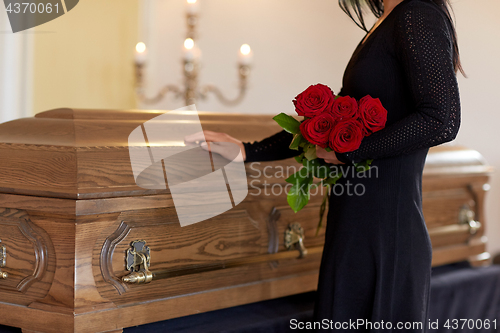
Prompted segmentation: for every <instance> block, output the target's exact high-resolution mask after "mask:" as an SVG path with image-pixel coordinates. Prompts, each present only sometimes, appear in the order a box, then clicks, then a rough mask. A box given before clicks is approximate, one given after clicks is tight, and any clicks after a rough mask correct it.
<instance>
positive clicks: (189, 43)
mask: <svg viewBox="0 0 500 333" xmlns="http://www.w3.org/2000/svg"><path fill="white" fill-rule="evenodd" d="M184 47H185V48H186V49H188V50H191V49H192V48H193V47H194V40H193V39H192V38H187V39H186V40H185V41H184Z"/></svg>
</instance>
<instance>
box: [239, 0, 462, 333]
mask: <svg viewBox="0 0 500 333" xmlns="http://www.w3.org/2000/svg"><path fill="white" fill-rule="evenodd" d="M450 24H451V23H450V22H449V20H448V19H447V18H446V16H445V15H444V14H443V13H442V12H441V11H440V10H439V9H438V8H437V7H436V6H435V5H434V4H432V3H431V2H430V1H425V0H404V1H403V2H401V3H400V4H398V5H397V6H396V7H395V8H394V9H393V11H392V12H391V13H390V14H389V15H388V17H386V19H385V20H384V21H383V22H382V23H381V24H380V25H379V27H378V28H377V29H376V30H375V31H374V32H373V33H372V34H371V35H370V36H369V37H368V39H367V40H366V42H365V43H360V44H359V45H358V47H357V48H356V50H355V51H354V53H353V55H352V58H351V60H350V62H349V64H348V65H347V68H346V70H345V73H344V77H343V88H342V89H341V91H340V93H339V95H350V96H352V97H355V98H357V99H359V98H361V97H363V96H365V95H368V94H369V95H371V96H372V97H374V98H377V97H378V98H380V100H381V101H382V104H383V105H384V106H385V108H386V109H387V110H388V120H387V126H386V128H384V129H383V130H381V131H379V132H376V133H374V134H372V135H371V136H369V137H366V138H365V139H364V140H363V142H362V144H361V146H360V147H359V149H358V150H356V151H354V152H350V153H345V154H338V157H339V159H340V160H341V161H343V162H347V163H346V164H345V165H344V166H343V167H344V168H348V167H349V166H351V167H352V162H358V161H361V160H364V159H368V158H373V159H374V162H373V164H372V166H373V167H372V170H371V171H372V172H371V173H370V174H367V173H369V172H366V173H365V174H364V176H363V174H351V173H348V174H347V175H346V176H345V177H343V178H342V179H341V180H340V181H339V182H338V184H337V185H336V186H335V187H333V188H332V196H331V199H330V206H329V212H328V223H327V228H326V236H325V247H324V251H323V257H322V262H321V269H320V278H319V284H318V293H317V294H318V298H317V302H316V307H315V314H314V318H315V321H318V322H321V323H322V324H323V325H322V328H323V329H325V328H328V329H332V330H340V331H342V330H350V331H355V330H354V329H353V328H356V330H357V331H381V332H390V331H403V330H402V329H401V327H400V326H398V325H401V323H402V324H403V325H404V324H406V325H410V326H412V327H411V329H408V330H404V331H407V332H423V331H424V329H425V327H426V326H427V324H428V323H427V319H426V318H427V311H428V299H429V290H430V289H429V282H430V273H431V257H432V248H431V244H430V239H429V235H428V233H427V229H426V226H425V222H424V219H423V215H422V170H423V167H424V162H425V158H426V155H427V152H428V148H429V147H431V146H435V145H438V144H441V143H444V142H447V141H451V140H453V139H454V138H455V137H456V134H457V132H458V128H459V126H460V100H459V92H458V85H457V81H456V75H455V72H454V68H453V44H452V37H451V26H450ZM290 141H291V135H290V134H288V133H286V132H284V131H283V132H280V133H277V134H275V135H274V136H271V137H269V138H267V139H264V140H262V141H260V142H254V143H244V144H245V151H246V154H247V162H251V161H265V160H276V159H283V158H288V157H291V156H293V155H294V154H295V152H294V151H291V150H289V149H288V148H287V147H288V145H289V143H290ZM349 184H351V186H350V188H351V191H350V194H349V193H348V191H347V188H348V187H349ZM354 186H358V191H357V194H361V195H356V193H355V191H353V190H354ZM342 189H343V191H342ZM362 190H363V191H362ZM324 319H326V320H328V325H326V321H323V320H324ZM358 320H363V322H362V325H360V326H352V323H353V322H354V323H361V322H360V321H358ZM330 321H331V322H330ZM370 323H371V324H372V326H370ZM382 323H383V325H385V326H380V328H382V327H383V328H385V330H382V329H381V330H377V329H376V328H377V327H378V326H377V325H382ZM413 323H415V324H413ZM419 323H420V325H421V326H419ZM335 325H337V326H335ZM338 325H343V329H338V328H339V326H338ZM389 325H391V326H392V330H391V329H387V328H390V327H389ZM335 328H337V329H335Z"/></svg>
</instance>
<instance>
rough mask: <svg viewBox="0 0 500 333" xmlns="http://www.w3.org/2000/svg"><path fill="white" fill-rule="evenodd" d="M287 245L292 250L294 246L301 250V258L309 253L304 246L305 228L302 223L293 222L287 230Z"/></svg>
mask: <svg viewBox="0 0 500 333" xmlns="http://www.w3.org/2000/svg"><path fill="white" fill-rule="evenodd" d="M285 247H286V248H287V249H288V250H292V249H293V248H294V247H295V248H296V249H297V250H299V252H300V256H299V258H304V257H305V256H306V255H307V249H306V247H305V246H304V229H303V228H302V226H301V225H300V223H292V224H290V225H289V226H288V229H286V231H285Z"/></svg>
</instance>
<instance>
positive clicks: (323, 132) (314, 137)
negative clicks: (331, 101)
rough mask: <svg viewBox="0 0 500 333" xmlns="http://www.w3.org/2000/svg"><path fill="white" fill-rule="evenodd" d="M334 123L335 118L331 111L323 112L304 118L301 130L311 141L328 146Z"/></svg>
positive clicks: (324, 146) (323, 146)
mask: <svg viewBox="0 0 500 333" xmlns="http://www.w3.org/2000/svg"><path fill="white" fill-rule="evenodd" d="M334 123H335V119H333V117H332V116H331V115H330V114H329V113H322V114H320V115H318V116H316V117H314V118H311V119H306V120H304V121H303V122H302V123H301V124H300V132H301V133H302V136H303V137H304V138H306V140H307V141H309V142H310V143H313V144H315V145H318V146H320V147H322V148H326V147H327V146H328V140H329V137H330V132H331V130H332V128H333V125H334Z"/></svg>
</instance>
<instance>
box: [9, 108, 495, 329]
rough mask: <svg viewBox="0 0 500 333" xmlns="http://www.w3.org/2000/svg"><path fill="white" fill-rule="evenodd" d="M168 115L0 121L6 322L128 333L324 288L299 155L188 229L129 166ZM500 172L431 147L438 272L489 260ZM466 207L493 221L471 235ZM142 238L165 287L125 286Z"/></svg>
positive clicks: (265, 119) (270, 167) (222, 122)
mask: <svg viewBox="0 0 500 333" xmlns="http://www.w3.org/2000/svg"><path fill="white" fill-rule="evenodd" d="M161 114H162V112H160V111H136V110H130V111H117V110H78V109H58V110H51V111H48V112H44V113H42V114H38V115H37V116H36V117H33V118H26V119H23V120H17V121H13V122H10V123H7V124H0V160H1V161H2V163H0V239H2V244H5V245H6V246H7V249H8V258H7V261H8V265H7V267H6V268H5V270H6V271H8V272H9V274H11V279H10V280H0V313H2V316H0V323H1V324H5V325H11V326H18V327H19V326H20V327H22V328H23V329H24V330H25V331H26V332H28V331H37V332H108V331H109V332H111V331H117V332H120V331H121V330H122V328H123V327H129V326H135V325H140V324H145V323H149V322H152V321H157V320H165V319H169V318H175V317H179V316H185V315H190V314H195V313H200V312H205V311H211V310H216V309H220V308H225V307H229V306H236V305H241V304H246V303H249V302H256V301H261V300H265V299H270V298H275V297H281V296H286V295H291V294H296V293H300V292H306V291H311V290H314V289H316V284H317V278H318V269H319V265H320V261H321V249H322V246H323V242H324V228H323V229H322V230H320V233H319V234H318V235H316V226H317V222H318V211H319V205H320V203H321V199H322V196H321V194H318V195H314V196H313V197H312V198H311V202H310V204H309V205H308V206H307V207H306V208H304V209H303V210H302V211H300V212H299V213H293V212H292V211H291V209H289V207H288V205H287V202H286V193H285V192H286V190H283V187H284V186H285V185H286V184H285V182H284V179H285V178H287V177H288V176H289V175H291V174H292V173H294V172H295V171H297V170H298V167H299V166H298V165H297V163H296V162H295V160H294V159H288V160H283V161H274V162H265V163H251V164H250V163H249V164H247V165H246V170H247V176H248V185H249V194H248V196H247V197H246V199H245V200H244V201H243V202H242V203H241V204H240V205H238V206H237V207H235V208H233V209H231V210H229V211H227V212H225V213H223V214H222V215H219V216H217V217H214V218H212V219H209V220H207V221H203V222H200V223H196V224H194V225H191V226H188V227H183V228H181V227H180V225H179V221H178V219H177V215H176V212H175V208H174V205H173V199H172V196H171V194H170V191H169V189H168V188H165V189H162V190H146V189H142V188H140V187H138V186H137V185H136V184H135V180H134V177H133V174H132V170H131V165H130V159H129V147H128V141H127V140H128V135H129V134H130V132H131V131H132V130H133V129H134V128H136V127H137V126H139V125H141V124H142V123H143V122H145V121H148V120H150V119H152V118H154V117H156V116H159V115H161ZM200 119H201V122H202V125H203V128H204V129H205V130H207V129H208V130H213V131H223V132H227V133H229V134H230V135H233V136H235V137H238V138H240V139H242V140H244V141H253V140H259V139H262V138H264V137H266V136H268V135H270V134H272V133H274V132H277V131H278V130H279V126H278V125H277V124H276V123H275V122H274V121H273V120H272V118H271V117H269V116H249V115H235V114H217V113H203V112H202V113H200ZM165 125H170V126H171V125H172V124H168V122H167V123H165ZM490 172H491V168H490V167H489V166H488V165H487V164H486V163H485V162H484V159H482V157H481V155H480V154H479V153H477V152H476V151H473V150H470V149H466V148H463V147H436V148H432V149H431V150H430V152H429V156H428V158H427V163H426V167H425V169H424V176H423V187H422V188H423V210H424V212H423V213H424V217H425V220H426V223H427V228H428V230H429V234H430V237H431V242H432V246H433V262H432V264H433V266H436V265H442V264H446V263H451V262H456V261H461V260H467V259H468V260H470V261H471V262H473V263H475V264H484V263H487V262H488V260H489V259H488V258H489V255H488V253H487V252H486V250H485V248H486V239H485V237H484V230H485V229H486V228H487V224H486V222H487V221H485V220H484V217H485V214H484V198H485V194H486V187H485V186H484V185H485V184H487V183H488V181H489V174H490ZM277 191H278V192H279V193H278V192H277ZM463 206H467V207H469V208H470V209H472V210H473V211H474V213H475V219H476V220H478V221H480V222H481V223H482V228H481V229H480V230H479V231H478V232H477V234H475V235H473V236H471V235H470V234H469V230H468V227H467V225H460V224H459V220H458V216H459V211H460V209H461V208H462V207H463ZM293 222H300V223H301V224H302V227H303V229H304V231H305V239H304V244H305V246H306V248H309V249H310V253H309V254H308V255H307V256H306V257H305V258H301V259H299V258H298V251H296V250H295V251H288V250H286V248H285V246H284V233H285V230H286V229H287V227H288V225H289V224H291V223H293ZM139 239H143V240H145V241H146V242H147V245H148V246H149V247H150V249H151V267H150V269H151V270H152V271H153V272H155V274H156V275H155V276H156V277H157V278H158V279H156V280H153V281H152V282H151V283H150V284H147V285H127V284H124V283H123V282H122V280H121V278H122V277H123V276H124V275H126V274H128V272H127V271H126V269H125V254H126V251H127V249H128V248H129V247H130V244H131V242H132V241H134V240H139ZM353 264H355V263H353ZM160 278H161V279H160ZM23 281H24V282H23ZM165 309H168V311H166V310H165Z"/></svg>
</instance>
